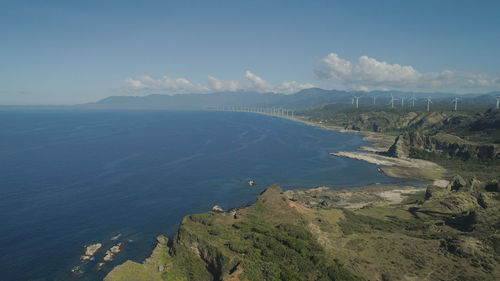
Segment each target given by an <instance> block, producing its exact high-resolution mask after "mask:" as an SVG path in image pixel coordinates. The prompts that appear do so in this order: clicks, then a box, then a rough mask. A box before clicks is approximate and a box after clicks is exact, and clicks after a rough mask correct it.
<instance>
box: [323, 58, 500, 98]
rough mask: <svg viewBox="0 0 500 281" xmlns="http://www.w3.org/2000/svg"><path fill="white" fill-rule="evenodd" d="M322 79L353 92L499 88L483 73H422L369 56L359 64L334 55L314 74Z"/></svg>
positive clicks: (497, 79)
mask: <svg viewBox="0 0 500 281" xmlns="http://www.w3.org/2000/svg"><path fill="white" fill-rule="evenodd" d="M315 73H316V75H317V76H318V77H319V78H320V79H324V80H330V81H338V82H341V83H342V84H345V85H346V86H348V87H350V88H361V87H363V88H366V86H370V87H375V88H386V87H391V88H428V89H437V88H490V89H495V88H499V87H500V85H499V82H498V81H499V79H500V78H495V77H491V76H489V75H486V74H480V73H467V72H459V71H453V70H444V71H441V72H427V73H421V72H418V71H417V70H415V69H414V68H413V67H412V66H410V65H399V64H389V63H387V62H385V61H378V60H376V59H374V58H370V57H368V56H361V57H359V59H358V61H357V62H356V63H352V62H350V61H348V60H345V59H342V58H340V57H339V56H338V55H337V54H335V53H331V54H329V55H327V56H326V57H324V58H323V59H322V60H321V66H320V67H319V68H317V69H316V70H315Z"/></svg>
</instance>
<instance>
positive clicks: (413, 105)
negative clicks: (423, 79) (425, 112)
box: [410, 95, 417, 107]
mask: <svg viewBox="0 0 500 281" xmlns="http://www.w3.org/2000/svg"><path fill="white" fill-rule="evenodd" d="M416 100H417V99H416V98H415V95H413V96H412V97H411V98H410V101H411V107H415V101H416Z"/></svg>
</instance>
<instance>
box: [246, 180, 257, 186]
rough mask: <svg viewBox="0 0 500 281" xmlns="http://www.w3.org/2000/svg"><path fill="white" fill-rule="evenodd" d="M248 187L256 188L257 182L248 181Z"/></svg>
mask: <svg viewBox="0 0 500 281" xmlns="http://www.w3.org/2000/svg"><path fill="white" fill-rule="evenodd" d="M248 185H249V186H256V185H257V184H256V183H255V181H254V180H249V181H248Z"/></svg>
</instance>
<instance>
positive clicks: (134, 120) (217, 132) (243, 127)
mask: <svg viewBox="0 0 500 281" xmlns="http://www.w3.org/2000/svg"><path fill="white" fill-rule="evenodd" d="M363 144H364V142H363V141H362V139H361V137H360V136H357V135H353V134H345V133H339V132H335V131H326V130H322V129H318V128H314V127H310V126H306V125H304V124H301V123H295V122H292V121H289V120H284V119H279V118H274V117H268V116H262V115H256V114H251V113H241V112H202V111H63V110H0V280H68V279H69V280H71V279H74V280H101V279H102V278H103V277H104V276H105V275H106V273H107V272H109V271H110V270H111V269H112V267H113V266H115V265H117V264H120V263H123V262H124V261H125V260H127V259H132V260H135V261H142V260H143V259H145V258H146V257H147V256H149V254H150V253H151V250H152V249H153V247H154V242H155V237H156V236H157V235H158V234H166V235H168V236H172V235H174V234H175V231H176V230H177V227H178V224H179V222H180V221H181V219H182V218H183V217H184V216H185V215H186V214H189V213H199V212H206V211H208V210H210V209H211V207H212V206H213V205H215V204H217V205H220V206H222V207H223V208H225V209H227V208H231V207H238V206H243V205H247V204H251V203H253V202H254V201H255V199H256V196H257V195H258V193H259V192H261V191H262V190H263V189H264V188H265V187H266V186H268V185H270V184H273V183H278V184H280V185H281V186H282V187H283V188H296V187H315V186H320V185H326V186H330V187H333V188H339V187H350V186H360V185H368V184H375V183H397V182H399V183H402V182H404V181H402V180H397V179H392V178H389V177H387V176H385V175H383V174H381V173H380V172H379V171H377V167H376V166H374V165H371V164H367V163H364V162H361V161H357V160H352V159H343V158H338V157H333V156H329V155H328V153H329V152H335V151H340V150H354V149H356V148H357V147H359V146H360V145H363ZM250 179H253V180H255V181H256V182H257V184H258V186H256V187H250V186H248V184H247V181H248V180H250ZM117 235H120V236H119V238H118V239H117V240H115V241H111V240H110V239H111V238H112V237H113V236H117ZM120 241H121V242H123V243H124V244H125V248H124V250H123V252H122V253H121V254H120V255H119V256H118V258H117V259H116V260H115V261H113V262H110V263H108V264H107V265H106V267H105V268H104V269H102V270H100V271H97V270H96V264H97V263H98V262H100V261H101V260H102V257H103V255H104V252H105V250H106V248H109V247H111V246H112V245H114V244H116V243H117V242H120ZM96 242H101V243H103V244H104V247H105V249H104V251H101V252H100V254H98V255H97V256H96V258H95V260H94V261H91V262H89V263H86V264H82V263H81V262H80V260H79V258H80V255H82V254H83V252H84V245H86V244H89V243H96ZM78 265H81V266H82V269H83V271H84V273H83V274H81V275H74V274H72V273H71V268H73V267H75V266H78Z"/></svg>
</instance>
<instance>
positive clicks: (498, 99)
mask: <svg viewBox="0 0 500 281" xmlns="http://www.w3.org/2000/svg"><path fill="white" fill-rule="evenodd" d="M496 99H497V110H498V106H499V105H500V97H496Z"/></svg>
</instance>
